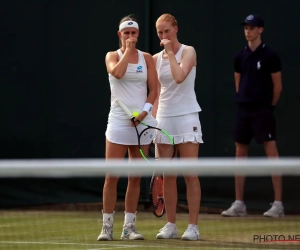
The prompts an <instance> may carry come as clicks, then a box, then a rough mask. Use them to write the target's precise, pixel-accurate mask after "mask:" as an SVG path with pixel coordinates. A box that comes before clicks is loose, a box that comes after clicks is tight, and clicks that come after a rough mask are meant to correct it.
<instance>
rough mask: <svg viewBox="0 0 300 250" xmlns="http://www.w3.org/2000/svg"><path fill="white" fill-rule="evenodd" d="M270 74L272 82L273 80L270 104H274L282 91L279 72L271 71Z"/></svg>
mask: <svg viewBox="0 0 300 250" xmlns="http://www.w3.org/2000/svg"><path fill="white" fill-rule="evenodd" d="M271 76H272V82H273V99H272V105H273V106H275V105H276V103H277V102H278V100H279V98H280V94H281V91H282V80H281V72H276V73H272V74H271Z"/></svg>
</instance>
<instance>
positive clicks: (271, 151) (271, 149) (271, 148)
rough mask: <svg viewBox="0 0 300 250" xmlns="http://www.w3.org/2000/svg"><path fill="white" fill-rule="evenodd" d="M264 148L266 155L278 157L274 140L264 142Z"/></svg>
mask: <svg viewBox="0 0 300 250" xmlns="http://www.w3.org/2000/svg"><path fill="white" fill-rule="evenodd" d="M264 148H265V151H266V155H267V156H268V157H278V150H277V145H276V142H275V141H268V142H265V143H264Z"/></svg>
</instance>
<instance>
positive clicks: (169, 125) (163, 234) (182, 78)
mask: <svg viewBox="0 0 300 250" xmlns="http://www.w3.org/2000/svg"><path fill="white" fill-rule="evenodd" d="M156 30H157V34H158V37H159V39H160V46H162V47H163V48H164V49H163V50H162V51H161V52H159V53H157V54H155V55H154V56H153V58H154V62H155V64H156V71H157V74H158V85H157V86H158V93H159V97H158V100H157V101H156V102H155V104H154V107H153V115H154V116H156V119H157V121H158V127H159V128H162V129H164V130H166V131H167V132H168V133H169V134H170V135H171V136H172V137H173V138H174V141H175V144H176V148H177V152H179V154H180V157H182V158H197V157H198V151H199V144H200V143H203V141H202V132H201V125H200V121H199V112H200V111H201V108H200V106H199V104H198V102H197V99H196V94H195V90H194V85H195V77H196V51H195V49H194V48H193V47H192V46H187V45H184V44H181V43H180V42H179V41H178V39H177V32H178V25H177V21H176V19H175V17H174V16H172V15H170V14H163V15H161V16H160V17H159V18H158V19H157V21H156ZM182 171H183V172H184V169H183V170H182ZM176 179H177V175H175V174H174V175H173V176H166V175H165V176H164V199H165V205H166V217H167V224H166V225H165V226H164V227H163V228H162V229H160V232H159V233H158V234H157V236H156V238H157V239H172V238H178V232H177V227H176V205H177V185H176ZM184 179H185V183H186V190H187V201H188V207H189V222H188V227H187V230H186V231H185V232H184V234H183V235H182V237H181V239H183V240H199V239H200V234H199V229H198V215H199V209H200V199H201V189H200V182H199V178H198V176H184Z"/></svg>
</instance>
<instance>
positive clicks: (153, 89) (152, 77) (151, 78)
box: [144, 52, 157, 104]
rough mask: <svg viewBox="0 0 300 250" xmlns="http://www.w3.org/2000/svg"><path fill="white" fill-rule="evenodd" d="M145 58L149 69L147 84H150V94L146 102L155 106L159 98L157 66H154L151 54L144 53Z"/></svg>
mask: <svg viewBox="0 0 300 250" xmlns="http://www.w3.org/2000/svg"><path fill="white" fill-rule="evenodd" d="M144 57H145V60H146V63H147V69H148V78H147V82H148V88H149V94H148V97H147V101H146V102H148V103H151V104H153V103H154V102H155V100H156V97H157V84H156V80H157V73H156V69H155V64H154V61H153V58H152V56H151V55H150V54H149V53H145V52H144Z"/></svg>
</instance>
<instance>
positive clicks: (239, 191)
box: [235, 142, 248, 201]
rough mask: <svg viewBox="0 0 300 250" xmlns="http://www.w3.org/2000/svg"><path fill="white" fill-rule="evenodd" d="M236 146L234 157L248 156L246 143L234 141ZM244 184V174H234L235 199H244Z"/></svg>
mask: <svg viewBox="0 0 300 250" xmlns="http://www.w3.org/2000/svg"><path fill="white" fill-rule="evenodd" d="M235 147H236V158H245V157H247V156H248V145H245V144H241V143H237V142H236V143H235ZM244 186H245V176H241V175H236V176H235V199H236V200H240V201H243V200H244Z"/></svg>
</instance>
